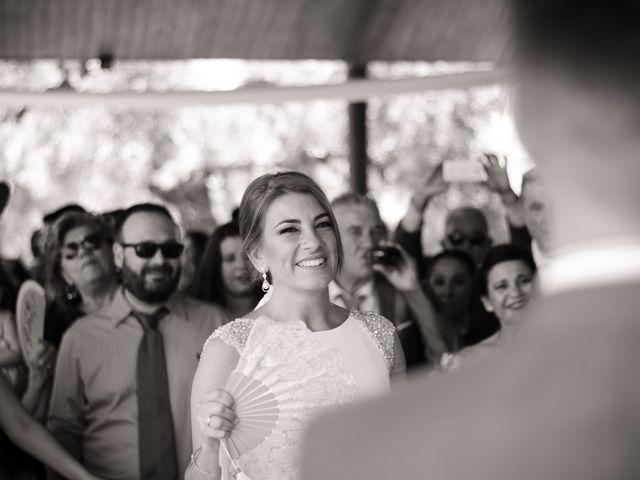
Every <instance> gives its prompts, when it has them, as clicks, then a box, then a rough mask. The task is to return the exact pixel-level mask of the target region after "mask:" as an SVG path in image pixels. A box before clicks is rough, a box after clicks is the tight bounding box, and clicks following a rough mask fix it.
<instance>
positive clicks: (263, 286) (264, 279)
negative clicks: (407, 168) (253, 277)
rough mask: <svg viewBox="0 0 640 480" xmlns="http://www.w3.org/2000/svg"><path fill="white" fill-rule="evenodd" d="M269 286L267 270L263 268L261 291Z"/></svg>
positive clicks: (264, 290) (266, 290) (265, 290)
mask: <svg viewBox="0 0 640 480" xmlns="http://www.w3.org/2000/svg"><path fill="white" fill-rule="evenodd" d="M270 288H271V284H270V283H269V280H267V270H266V269H264V270H262V291H263V292H265V293H266V292H268V291H269V289H270Z"/></svg>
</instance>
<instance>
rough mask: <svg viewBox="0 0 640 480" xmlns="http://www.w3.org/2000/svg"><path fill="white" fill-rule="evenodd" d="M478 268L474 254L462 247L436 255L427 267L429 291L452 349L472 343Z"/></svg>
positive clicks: (448, 344) (442, 329)
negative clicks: (471, 317) (469, 334)
mask: <svg viewBox="0 0 640 480" xmlns="http://www.w3.org/2000/svg"><path fill="white" fill-rule="evenodd" d="M475 270H476V268H475V264H474V262H473V259H472V258H471V256H469V255H468V254H467V253H465V252H463V251H460V250H445V251H443V252H441V253H439V254H437V255H435V256H434V257H432V258H431V259H430V261H429V263H428V265H427V268H426V272H425V278H426V283H427V285H426V286H427V291H428V292H429V294H430V296H431V297H432V298H433V300H434V302H435V304H436V307H437V309H438V313H439V317H440V329H441V333H442V336H443V338H444V339H445V343H446V346H447V351H448V352H457V351H458V350H461V349H462V348H464V346H466V344H467V343H468V342H467V341H466V340H465V337H466V335H467V333H468V332H469V327H470V324H471V321H470V318H469V317H470V315H471V301H472V296H473V280H474V278H475Z"/></svg>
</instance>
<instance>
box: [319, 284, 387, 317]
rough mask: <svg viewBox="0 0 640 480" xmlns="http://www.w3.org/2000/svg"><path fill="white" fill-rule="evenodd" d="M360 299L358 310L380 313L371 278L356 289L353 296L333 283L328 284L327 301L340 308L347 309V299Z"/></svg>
mask: <svg viewBox="0 0 640 480" xmlns="http://www.w3.org/2000/svg"><path fill="white" fill-rule="evenodd" d="M351 297H362V301H361V303H360V308H359V310H362V311H363V312H376V313H380V305H379V304H378V298H377V297H376V294H375V290H374V282H373V278H372V279H371V280H369V281H368V282H366V283H364V284H363V285H361V286H360V288H358V289H357V290H356V291H355V292H354V293H353V295H352V294H350V293H349V292H347V291H346V290H344V289H343V288H342V287H341V286H340V285H338V284H337V283H336V282H335V281H334V282H331V283H330V284H329V299H330V300H331V303H335V304H336V305H339V306H341V307H344V308H346V307H347V302H346V299H347V298H351Z"/></svg>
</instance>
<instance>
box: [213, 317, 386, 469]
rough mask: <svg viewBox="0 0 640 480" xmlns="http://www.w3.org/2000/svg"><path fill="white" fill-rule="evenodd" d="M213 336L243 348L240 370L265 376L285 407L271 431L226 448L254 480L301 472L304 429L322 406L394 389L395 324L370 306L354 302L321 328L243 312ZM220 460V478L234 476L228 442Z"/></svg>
mask: <svg viewBox="0 0 640 480" xmlns="http://www.w3.org/2000/svg"><path fill="white" fill-rule="evenodd" d="M213 338H220V339H221V340H222V341H224V342H225V343H226V344H228V345H230V346H232V347H234V348H235V349H236V350H237V351H238V353H239V354H240V360H239V362H238V366H237V367H236V370H235V372H242V373H243V374H246V375H247V376H249V377H251V378H261V379H263V381H264V383H265V384H266V385H267V387H268V388H269V389H270V390H271V391H272V392H274V394H275V396H276V397H277V399H278V403H279V412H280V415H279V418H278V420H277V423H276V425H275V427H274V429H273V431H272V432H271V433H270V434H269V435H268V436H267V437H266V439H265V440H263V441H262V442H261V443H259V444H258V445H257V446H255V447H253V448H251V449H250V450H248V451H238V450H236V449H234V448H229V450H230V452H231V456H232V457H233V459H234V462H235V464H236V465H237V466H239V467H240V469H241V470H242V471H243V472H244V473H245V474H246V475H248V477H249V478H251V480H276V479H277V480H294V479H297V478H299V460H300V445H301V441H302V437H303V434H304V431H305V430H306V428H307V426H308V425H309V423H310V422H311V421H312V420H313V419H314V418H315V417H316V416H317V415H318V414H319V413H320V412H322V411H323V410H325V409H327V408H330V407H331V406H335V405H339V404H342V403H348V402H352V401H354V400H356V399H360V398H366V397H368V396H372V395H376V394H380V393H383V392H385V391H387V390H388V389H389V372H390V370H391V369H392V367H393V362H394V326H393V325H392V324H391V322H389V321H388V320H386V319H385V318H384V317H381V316H380V315H377V314H374V313H371V312H361V311H359V310H353V311H352V312H351V313H350V315H349V317H348V318H347V320H345V322H344V323H343V324H342V325H340V326H338V327H336V328H334V329H331V330H326V331H320V332H312V331H311V330H309V329H308V328H307V326H306V325H305V323H304V322H302V321H291V322H284V323H283V322H276V321H274V320H271V319H269V318H266V317H260V318H258V319H238V320H235V321H233V322H231V323H229V324H227V325H224V326H223V327H220V328H218V329H217V330H216V331H215V332H214V333H213V334H212V335H211V337H210V338H209V340H211V339H213ZM209 340H208V341H209ZM205 346H206V344H205ZM232 375H233V374H232ZM239 417H240V414H239ZM227 445H228V444H227ZM230 447H233V445H230ZM220 460H221V465H222V471H223V479H227V478H233V473H232V472H233V469H232V468H230V465H229V463H230V462H229V459H228V456H227V455H226V453H224V451H223V449H221V451H220Z"/></svg>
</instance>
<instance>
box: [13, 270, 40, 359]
mask: <svg viewBox="0 0 640 480" xmlns="http://www.w3.org/2000/svg"><path fill="white" fill-rule="evenodd" d="M46 304H47V300H46V297H45V293H44V288H42V286H40V284H39V283H37V282H34V281H33V280H27V281H25V282H24V283H23V284H22V286H21V287H20V291H19V292H18V301H17V302H16V324H17V327H18V338H19V339H20V347H21V348H22V354H23V355H24V356H25V357H28V356H29V355H30V353H31V351H32V350H33V349H34V348H35V347H36V345H37V344H38V341H39V340H40V339H41V338H42V337H43V334H44V315H45V309H46Z"/></svg>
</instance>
